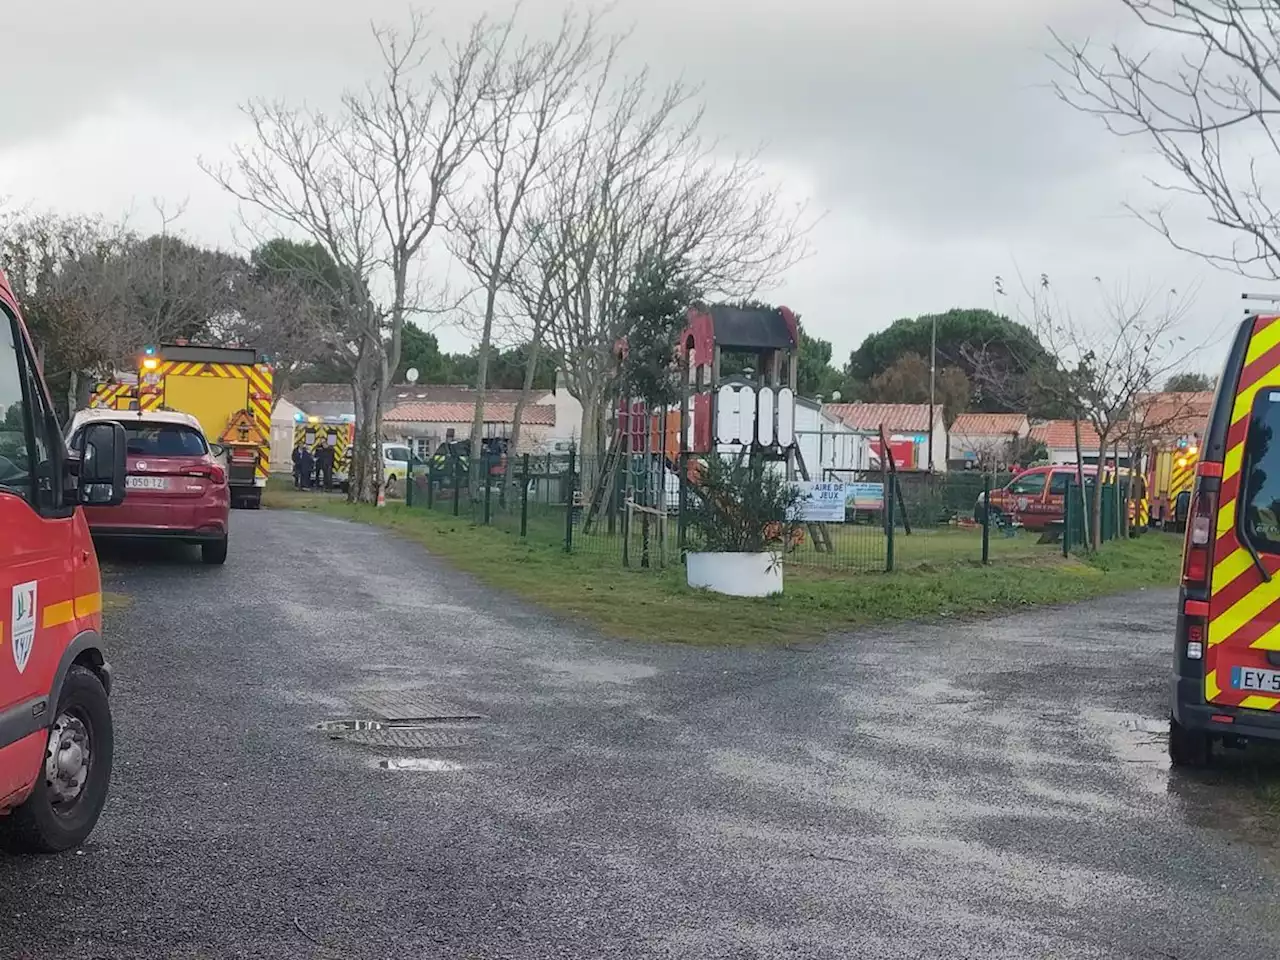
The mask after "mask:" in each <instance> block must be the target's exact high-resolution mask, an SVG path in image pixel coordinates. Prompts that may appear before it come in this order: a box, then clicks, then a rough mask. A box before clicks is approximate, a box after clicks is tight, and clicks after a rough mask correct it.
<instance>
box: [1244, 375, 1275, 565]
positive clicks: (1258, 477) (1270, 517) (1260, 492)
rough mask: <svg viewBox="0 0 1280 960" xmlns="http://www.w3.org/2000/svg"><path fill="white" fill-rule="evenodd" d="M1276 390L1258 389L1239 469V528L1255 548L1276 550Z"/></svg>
mask: <svg viewBox="0 0 1280 960" xmlns="http://www.w3.org/2000/svg"><path fill="white" fill-rule="evenodd" d="M1278 428H1280V390H1259V391H1258V394H1257V396H1256V397H1254V400H1253V411H1252V413H1251V414H1250V417H1249V433H1248V435H1247V436H1246V437H1245V443H1244V464H1243V466H1242V468H1241V470H1242V475H1241V482H1242V484H1243V488H1244V489H1243V490H1242V492H1241V500H1240V502H1241V503H1242V504H1244V513H1243V516H1242V517H1241V527H1242V532H1243V533H1244V535H1245V538H1246V539H1247V540H1248V541H1249V542H1250V543H1251V544H1252V545H1253V547H1254V549H1255V550H1258V551H1260V552H1266V553H1280V443H1277V442H1276V431H1277V429H1278Z"/></svg>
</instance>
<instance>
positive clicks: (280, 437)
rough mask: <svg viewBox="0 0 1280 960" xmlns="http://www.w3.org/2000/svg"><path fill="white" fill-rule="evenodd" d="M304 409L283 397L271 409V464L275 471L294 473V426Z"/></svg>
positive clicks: (272, 469)
mask: <svg viewBox="0 0 1280 960" xmlns="http://www.w3.org/2000/svg"><path fill="white" fill-rule="evenodd" d="M301 412H302V411H301V410H299V409H298V408H297V407H295V406H294V405H293V404H292V403H290V402H289V401H288V400H286V399H285V398H284V397H281V398H280V399H279V400H277V401H276V405H275V408H274V409H273V410H272V411H271V466H270V469H271V471H272V472H273V473H293V427H294V424H295V423H296V422H297V421H296V419H295V416H296V415H297V414H299V413H301Z"/></svg>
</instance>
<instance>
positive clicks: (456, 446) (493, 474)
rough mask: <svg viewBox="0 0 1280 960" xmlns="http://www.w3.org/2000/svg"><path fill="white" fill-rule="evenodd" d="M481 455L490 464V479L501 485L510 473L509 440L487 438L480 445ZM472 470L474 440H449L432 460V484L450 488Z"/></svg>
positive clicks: (437, 449)
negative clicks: (502, 478)
mask: <svg viewBox="0 0 1280 960" xmlns="http://www.w3.org/2000/svg"><path fill="white" fill-rule="evenodd" d="M480 455H481V457H482V458H483V459H484V460H485V462H487V463H488V464H489V479H490V482H491V483H494V482H497V481H498V479H499V478H501V477H502V476H503V475H505V474H506V471H507V438H506V437H484V438H483V439H482V440H481V441H480ZM470 469H471V440H470V438H468V439H464V440H445V441H444V442H443V443H441V444H440V446H438V447H436V452H435V453H434V454H433V455H432V457H431V464H430V476H431V482H432V483H435V484H437V485H438V486H440V487H444V488H450V487H452V486H453V484H454V480H455V478H456V477H459V476H463V477H465V476H468V475H469V472H470Z"/></svg>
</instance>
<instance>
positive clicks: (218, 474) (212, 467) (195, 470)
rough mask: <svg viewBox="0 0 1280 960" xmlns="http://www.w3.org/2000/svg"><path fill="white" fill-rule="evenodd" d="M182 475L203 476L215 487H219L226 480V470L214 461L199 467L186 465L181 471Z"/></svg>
mask: <svg viewBox="0 0 1280 960" xmlns="http://www.w3.org/2000/svg"><path fill="white" fill-rule="evenodd" d="M182 475H183V476H185V477H204V478H206V479H207V480H208V481H209V482H210V483H212V484H213V485H214V486H215V487H220V486H222V485H223V484H224V483H226V482H227V472H226V471H225V470H223V469H222V467H220V466H218V465H217V464H216V463H211V464H208V465H207V466H201V467H188V468H187V469H186V470H184V471H182Z"/></svg>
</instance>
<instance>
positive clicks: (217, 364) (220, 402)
mask: <svg viewBox="0 0 1280 960" xmlns="http://www.w3.org/2000/svg"><path fill="white" fill-rule="evenodd" d="M271 379H272V370H271V366H270V365H269V364H267V363H264V362H262V360H261V358H260V357H259V356H258V352H257V351H256V350H254V349H252V348H251V347H208V346H196V345H194V344H188V343H184V342H178V343H172V344H161V345H160V346H158V347H157V346H149V347H146V348H144V349H143V354H142V358H141V360H140V361H139V369H138V409H140V410H176V411H178V412H180V413H189V414H191V415H192V416H193V417H195V418H196V419H197V420H198V421H200V426H201V427H202V428H203V429H204V432H205V436H206V437H208V438H209V441H210V442H211V443H213V444H216V445H217V446H218V447H219V448H221V450H222V451H224V452H225V462H226V467H227V483H228V485H229V486H230V488H231V505H232V506H233V507H247V508H249V509H251V510H256V509H258V508H259V507H260V506H262V491H263V489H264V488H265V487H266V485H267V475H268V474H269V473H270V469H271V405H272V399H273V398H272V395H271V389H272V388H271Z"/></svg>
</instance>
